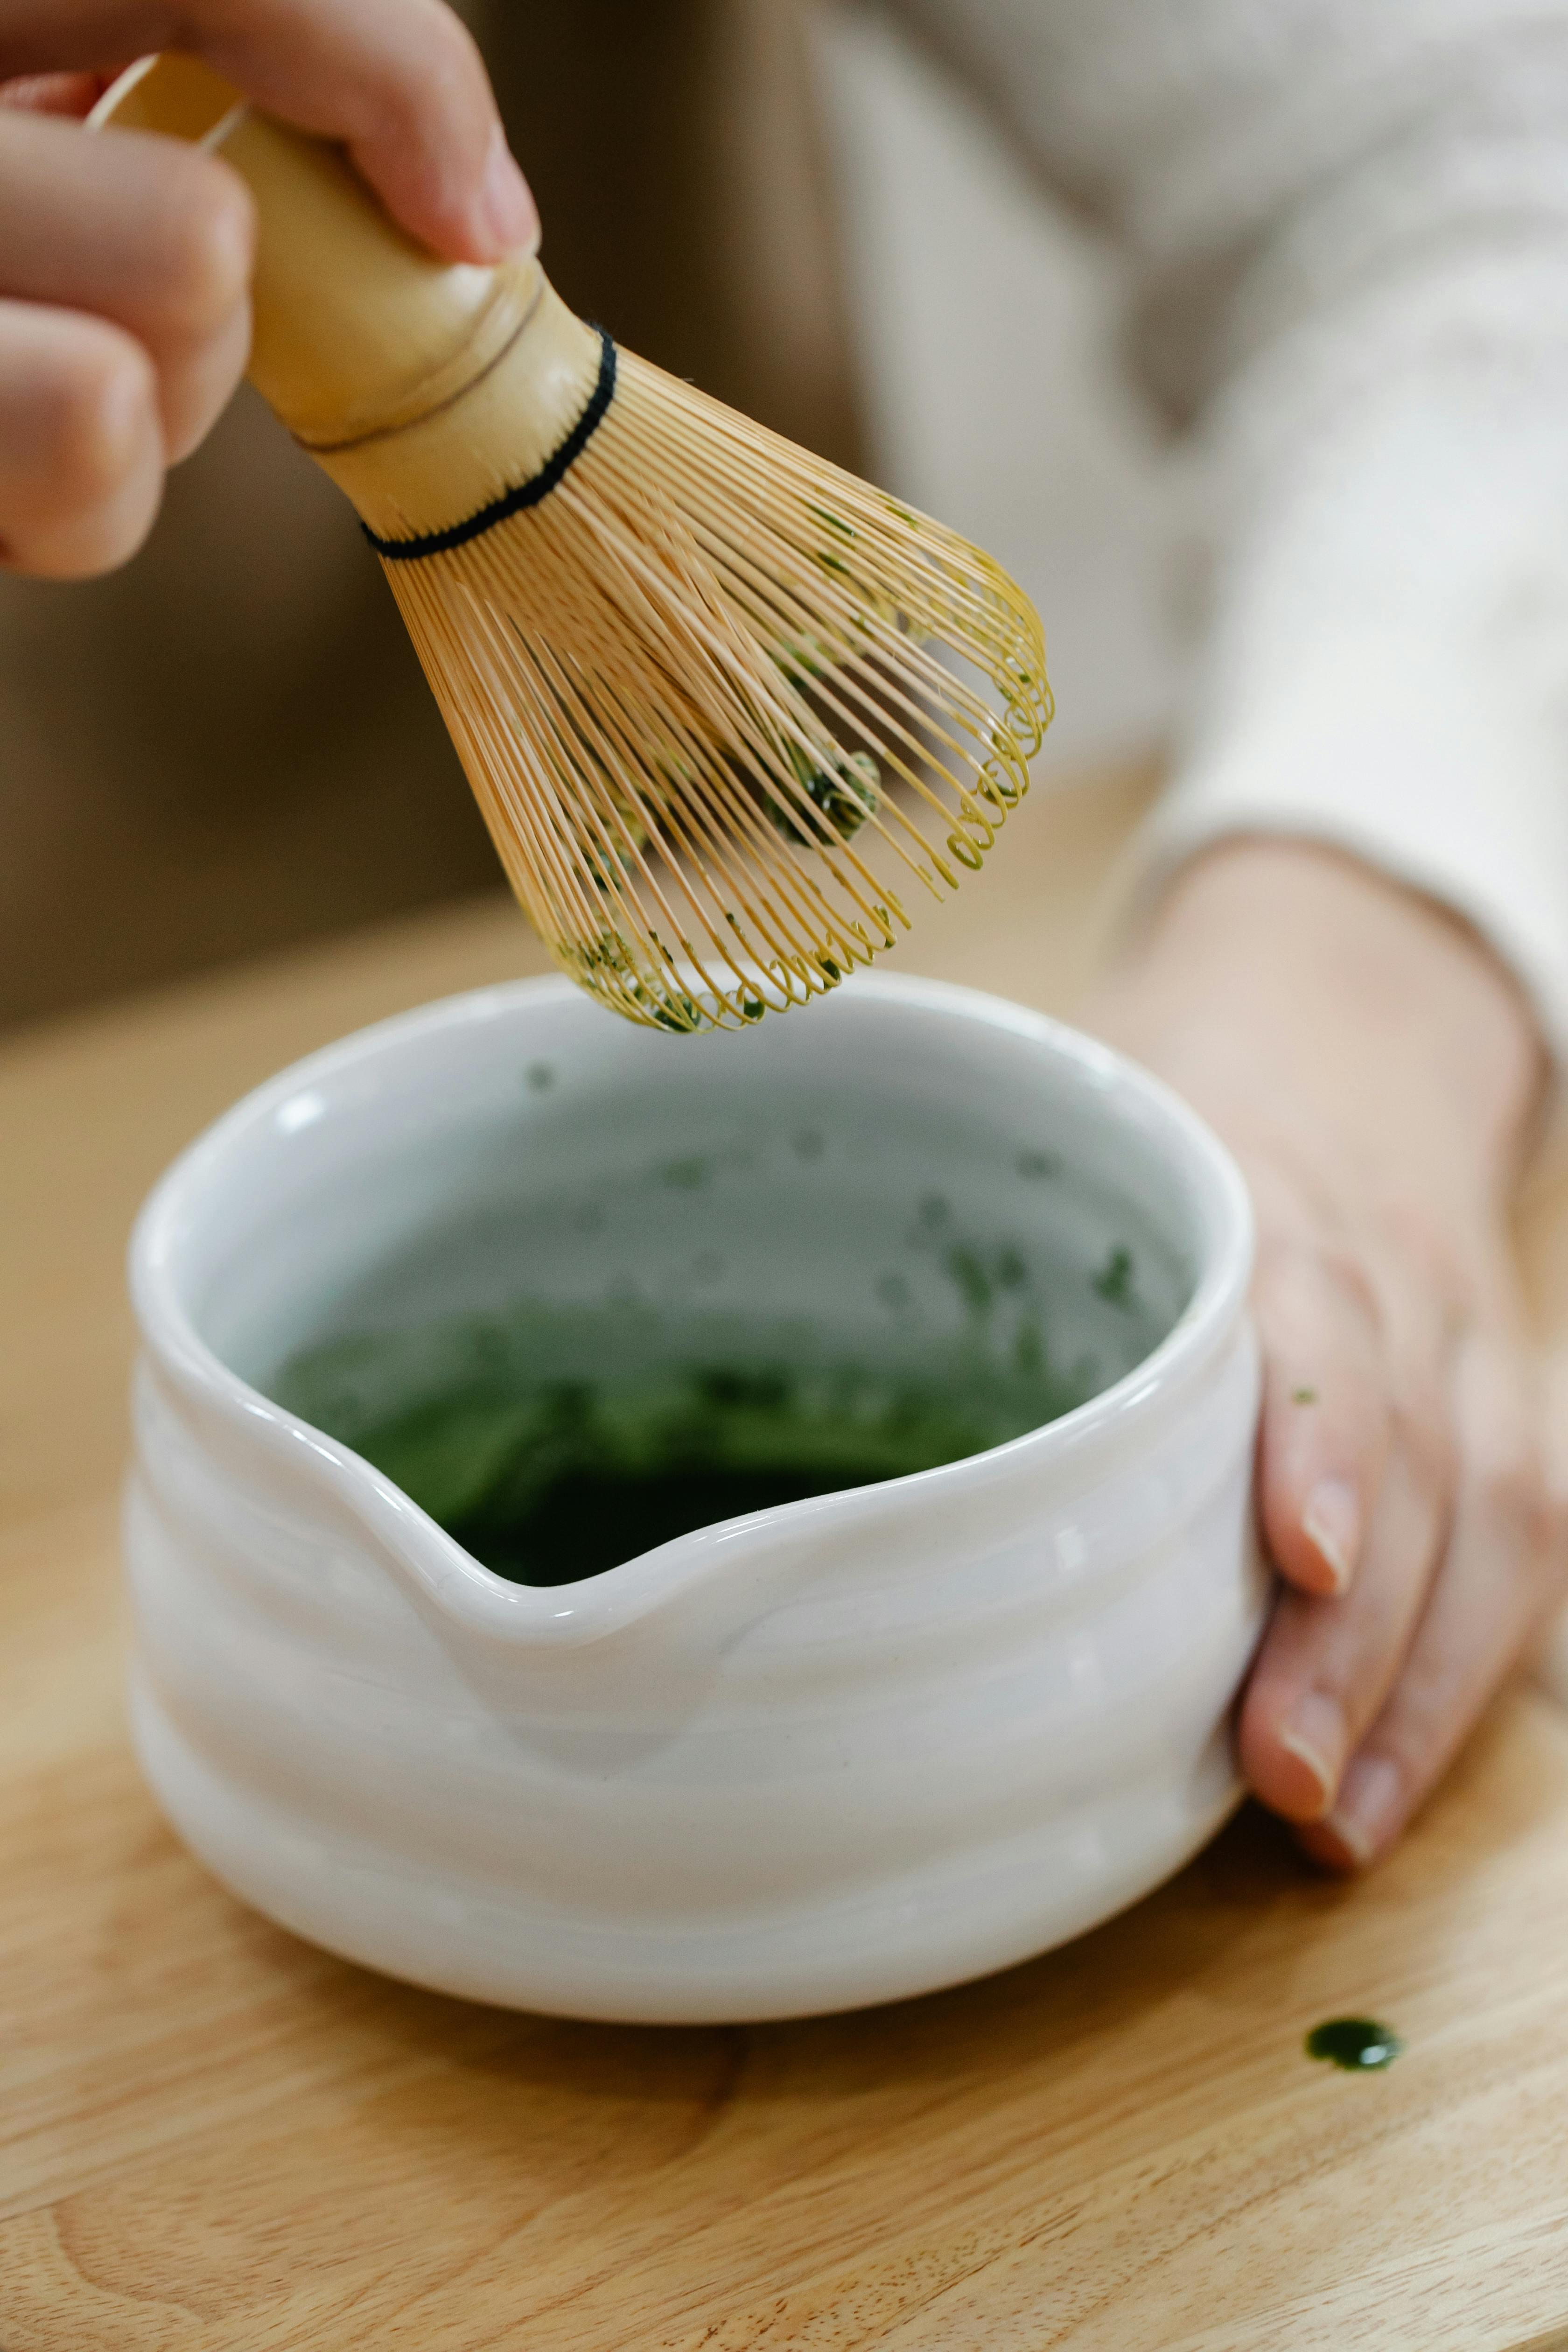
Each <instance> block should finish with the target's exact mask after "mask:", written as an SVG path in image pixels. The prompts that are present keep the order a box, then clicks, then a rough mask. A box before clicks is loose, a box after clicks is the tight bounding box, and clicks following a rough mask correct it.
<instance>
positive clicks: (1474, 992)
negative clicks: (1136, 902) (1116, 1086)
mask: <svg viewBox="0 0 1568 2352" xmlns="http://www.w3.org/2000/svg"><path fill="white" fill-rule="evenodd" d="M1096 1017H1097V1019H1098V1023H1099V1025H1100V1026H1101V1027H1102V1029H1104V1031H1105V1032H1106V1034H1110V1035H1111V1036H1113V1037H1121V1038H1122V1039H1124V1041H1125V1042H1126V1044H1127V1045H1128V1046H1129V1049H1130V1050H1131V1051H1132V1052H1133V1053H1135V1054H1140V1055H1142V1057H1143V1058H1145V1059H1149V1060H1152V1061H1153V1062H1154V1063H1155V1064H1156V1066H1158V1067H1160V1068H1161V1069H1163V1071H1164V1072H1165V1074H1166V1075H1167V1076H1169V1077H1170V1078H1171V1079H1172V1080H1173V1083H1174V1084H1176V1085H1177V1086H1178V1087H1184V1090H1186V1091H1189V1092H1191V1093H1193V1094H1194V1098H1196V1099H1199V1100H1200V1104H1201V1097H1202V1095H1203V1093H1204V1092H1205V1091H1206V1090H1207V1089H1208V1088H1209V1087H1211V1086H1212V1085H1213V1084H1214V1083H1215V1081H1216V1078H1218V1079H1219V1082H1220V1083H1223V1084H1225V1085H1226V1090H1227V1092H1229V1093H1232V1094H1234V1091H1235V1088H1236V1087H1237V1084H1238V1083H1239V1084H1240V1085H1242V1086H1252V1087H1257V1088H1258V1094H1259V1099H1260V1103H1262V1102H1267V1101H1268V1099H1269V1098H1270V1097H1273V1098H1274V1099H1276V1100H1279V1099H1283V1098H1285V1097H1289V1100H1290V1101H1291V1102H1292V1103H1293V1104H1295V1105H1296V1106H1297V1107H1298V1108H1299V1109H1300V1110H1301V1111H1302V1112H1304V1113H1305V1114H1306V1115H1307V1116H1308V1117H1309V1118H1310V1117H1312V1116H1317V1117H1321V1118H1333V1117H1337V1116H1338V1115H1340V1114H1342V1113H1346V1114H1348V1115H1349V1116H1350V1117H1351V1118H1352V1119H1353V1121H1354V1123H1355V1125H1356V1128H1357V1130H1358V1132H1360V1133H1361V1134H1363V1136H1365V1137H1366V1138H1367V1139H1368V1142H1369V1148H1371V1149H1373V1150H1377V1151H1378V1152H1379V1153H1380V1155H1381V1156H1383V1157H1384V1158H1385V1159H1393V1160H1398V1159H1399V1158H1400V1157H1401V1156H1403V1155H1404V1154H1405V1153H1407V1152H1409V1151H1416V1152H1419V1151H1422V1150H1427V1149H1430V1148H1432V1147H1433V1145H1434V1143H1435V1140H1436V1139H1437V1138H1439V1137H1440V1138H1442V1139H1444V1140H1443V1149H1445V1150H1448V1151H1451V1152H1453V1153H1454V1154H1455V1155H1456V1156H1457V1160H1458V1162H1460V1163H1467V1164H1468V1173H1469V1174H1470V1176H1471V1178H1472V1180H1473V1181H1475V1182H1477V1183H1479V1184H1481V1185H1483V1186H1485V1187H1487V1188H1489V1189H1498V1188H1506V1187H1507V1186H1508V1185H1509V1184H1510V1183H1511V1181H1512V1180H1513V1178H1514V1176H1515V1174H1516V1172H1517V1170H1518V1167H1519V1163H1520V1160H1521V1154H1522V1151H1523V1150H1524V1147H1525V1145H1526V1142H1527V1140H1528V1139H1529V1137H1530V1135H1531V1130H1532V1127H1533V1121H1534V1118H1535V1114H1536V1110H1537V1107H1538V1105H1539V1102H1540V1099H1541V1096H1542V1088H1543V1085H1544V1080H1545V1076H1546V1071H1547V1055H1546V1052H1545V1048H1544V1046H1543V1044H1542V1037H1541V1034H1540V1030H1539V1027H1538V1024H1537V1023H1536V1021H1535V1018H1534V1015H1533V1013H1532V1011H1531V1006H1530V1004H1529V1003H1528V1001H1527V999H1526V997H1525V995H1524V993H1523V991H1522V990H1521V987H1520V985H1519V983H1518V982H1517V981H1516V980H1515V979H1514V977H1513V975H1512V974H1511V973H1510V971H1508V969H1507V967H1506V966H1505V965H1504V964H1503V963H1502V962H1501V961H1500V959H1499V958H1498V957H1497V956H1496V955H1495V954H1494V953H1493V951H1492V950H1491V949H1490V948H1489V946H1488V945H1487V944H1486V943H1485V941H1483V940H1481V939H1480V938H1479V936H1478V935H1477V934H1476V933H1475V932H1474V931H1472V930H1471V929H1469V927H1468V925H1467V924H1465V923H1464V922H1463V921H1462V920H1460V919H1458V918H1457V917H1455V916H1453V915H1452V914H1450V913H1449V912H1448V911H1447V909H1445V908H1441V907H1439V906H1437V905H1436V904H1435V903H1434V902H1433V901H1431V900H1429V899H1427V898H1423V897H1421V896H1420V895H1419V894H1418V893H1417V892H1415V891H1413V890H1410V889H1407V888H1406V887H1405V886H1404V885H1402V884H1400V883H1398V882H1395V881H1393V880H1391V879H1390V878H1389V877H1386V876H1384V875H1382V874H1380V873H1378V872H1377V871H1376V870H1375V869H1373V867H1371V866H1366V865H1364V864H1363V863H1362V862H1361V861H1360V860H1358V859H1356V858H1354V857H1353V856H1348V855H1346V854H1344V853H1342V852H1340V851H1337V850H1334V849H1331V848H1327V847H1323V846H1321V845H1316V844H1310V843H1306V842H1300V841H1285V840H1275V839H1267V840H1265V839H1256V838H1242V839H1237V840H1231V841H1226V842H1222V843H1218V844H1216V845H1215V846H1214V847H1212V848H1210V849H1207V850H1205V851H1204V852H1202V853H1200V854H1199V855H1198V856H1196V857H1194V858H1193V859H1192V860H1191V861H1190V863H1189V864H1187V865H1186V866H1184V867H1183V868H1182V869H1181V871H1180V872H1179V873H1178V874H1177V875H1176V876H1175V877H1173V880H1172V882H1171V884H1170V886H1169V887H1168V888H1167V889H1166V890H1165V892H1164V893H1163V896H1162V897H1161V898H1160V900H1159V901H1158V903H1157V904H1156V906H1155V907H1154V908H1153V909H1152V912H1151V913H1150V915H1149V917H1148V919H1147V920H1146V921H1145V923H1144V924H1143V926H1142V929H1141V930H1140V932H1139V933H1138V935H1137V936H1136V937H1135V938H1134V939H1132V940H1130V941H1129V942H1128V945H1127V947H1126V949H1125V950H1124V952H1123V954H1122V956H1121V959H1120V960H1119V962H1118V964H1117V966H1116V968H1115V970H1114V971H1113V972H1112V974H1111V976H1110V980H1109V982H1108V983H1107V985H1106V988H1105V990H1104V991H1103V992H1102V994H1101V997H1100V1003H1099V1004H1098V1006H1097V1008H1096ZM1222 1070H1223V1074H1224V1075H1223V1076H1220V1073H1221V1071H1222ZM1452 1172H1453V1173H1454V1174H1456V1175H1461V1174H1462V1173H1463V1172H1465V1171H1464V1167H1463V1166H1461V1165H1456V1166H1455V1168H1454V1169H1453V1171H1452Z"/></svg>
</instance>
